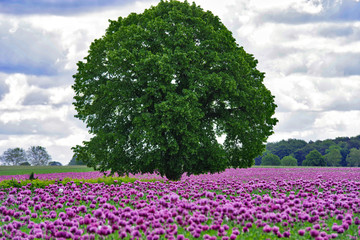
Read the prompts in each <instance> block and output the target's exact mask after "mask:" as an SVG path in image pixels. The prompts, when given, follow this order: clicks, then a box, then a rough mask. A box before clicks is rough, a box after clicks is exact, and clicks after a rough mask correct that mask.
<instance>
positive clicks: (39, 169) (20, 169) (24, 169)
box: [0, 165, 95, 176]
mask: <svg viewBox="0 0 360 240" xmlns="http://www.w3.org/2000/svg"><path fill="white" fill-rule="evenodd" d="M92 171H95V170H94V169H93V168H89V167H87V166H80V165H73V166H0V176H3V175H22V174H30V173H32V172H34V173H36V174H42V173H64V172H92Z"/></svg>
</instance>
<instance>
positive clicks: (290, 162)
mask: <svg viewBox="0 0 360 240" xmlns="http://www.w3.org/2000/svg"><path fill="white" fill-rule="evenodd" d="M281 165H282V166H297V160H296V158H294V157H293V156H285V157H283V158H282V159H281Z"/></svg>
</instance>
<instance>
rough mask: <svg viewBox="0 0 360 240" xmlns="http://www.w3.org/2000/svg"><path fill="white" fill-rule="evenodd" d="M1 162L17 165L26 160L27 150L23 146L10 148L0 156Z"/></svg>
mask: <svg viewBox="0 0 360 240" xmlns="http://www.w3.org/2000/svg"><path fill="white" fill-rule="evenodd" d="M0 160H1V162H3V163H4V164H5V165H10V166H16V165H20V163H22V162H26V160H27V158H26V152H25V150H24V149H22V148H9V149H7V150H6V151H5V152H4V153H3V155H2V156H1V157H0Z"/></svg>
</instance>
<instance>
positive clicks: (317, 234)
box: [310, 229, 319, 238]
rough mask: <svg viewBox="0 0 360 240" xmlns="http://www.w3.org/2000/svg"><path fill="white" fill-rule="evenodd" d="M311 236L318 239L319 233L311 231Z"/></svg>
mask: <svg viewBox="0 0 360 240" xmlns="http://www.w3.org/2000/svg"><path fill="white" fill-rule="evenodd" d="M310 236H312V237H313V238H316V237H317V236H319V231H318V230H315V229H311V230H310Z"/></svg>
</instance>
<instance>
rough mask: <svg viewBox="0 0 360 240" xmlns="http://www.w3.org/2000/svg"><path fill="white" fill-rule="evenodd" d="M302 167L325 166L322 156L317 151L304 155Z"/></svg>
mask: <svg viewBox="0 0 360 240" xmlns="http://www.w3.org/2000/svg"><path fill="white" fill-rule="evenodd" d="M302 165H303V166H318V167H322V166H325V165H326V161H325V158H324V156H323V155H321V153H320V152H319V151H318V150H312V151H311V152H310V153H309V154H308V155H306V158H305V160H304V161H303V162H302Z"/></svg>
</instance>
